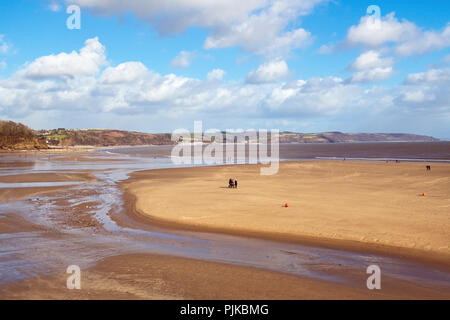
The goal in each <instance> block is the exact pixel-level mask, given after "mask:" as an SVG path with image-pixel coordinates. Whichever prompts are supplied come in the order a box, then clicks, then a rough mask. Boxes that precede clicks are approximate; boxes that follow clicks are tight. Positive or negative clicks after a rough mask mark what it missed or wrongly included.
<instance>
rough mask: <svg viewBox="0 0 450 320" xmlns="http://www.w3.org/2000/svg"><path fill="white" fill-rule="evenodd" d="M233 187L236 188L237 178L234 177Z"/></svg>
mask: <svg viewBox="0 0 450 320" xmlns="http://www.w3.org/2000/svg"><path fill="white" fill-rule="evenodd" d="M234 187H235V188H236V189H237V179H234Z"/></svg>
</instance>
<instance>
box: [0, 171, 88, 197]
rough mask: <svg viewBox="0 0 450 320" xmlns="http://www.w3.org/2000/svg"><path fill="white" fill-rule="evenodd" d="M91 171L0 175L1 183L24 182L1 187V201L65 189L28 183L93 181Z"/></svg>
mask: <svg viewBox="0 0 450 320" xmlns="http://www.w3.org/2000/svg"><path fill="white" fill-rule="evenodd" d="M95 180H96V179H95V178H94V177H93V176H92V174H90V173H76V172H71V173H67V172H66V173H28V174H12V175H3V176H0V183H11V184H17V183H19V184H23V187H18V188H17V187H15V188H6V187H5V188H0V202H14V201H18V200H23V199H27V198H29V197H32V196H37V195H48V194H50V193H54V192H57V191H60V190H63V189H65V188H66V187H65V186H57V185H55V186H45V187H30V186H27V183H41V182H42V183H47V182H48V183H50V184H51V183H53V182H56V183H59V182H80V181H81V182H92V181H95Z"/></svg>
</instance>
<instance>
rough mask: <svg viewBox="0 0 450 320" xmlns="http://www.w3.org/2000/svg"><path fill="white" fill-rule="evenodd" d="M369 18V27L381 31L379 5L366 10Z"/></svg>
mask: <svg viewBox="0 0 450 320" xmlns="http://www.w3.org/2000/svg"><path fill="white" fill-rule="evenodd" d="M366 12H367V14H368V15H369V18H368V20H367V27H368V28H369V29H371V30H380V29H381V9H380V7H379V6H377V5H370V6H369V7H367V10H366Z"/></svg>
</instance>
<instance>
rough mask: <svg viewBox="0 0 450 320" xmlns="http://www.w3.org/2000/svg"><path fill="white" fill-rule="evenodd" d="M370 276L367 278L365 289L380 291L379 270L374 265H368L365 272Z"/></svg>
mask: <svg viewBox="0 0 450 320" xmlns="http://www.w3.org/2000/svg"><path fill="white" fill-rule="evenodd" d="M366 272H367V274H370V276H369V277H368V278H367V282H366V285H367V289H369V290H374V289H376V290H381V269H380V267H379V266H377V265H376V264H373V265H370V266H368V267H367V270H366Z"/></svg>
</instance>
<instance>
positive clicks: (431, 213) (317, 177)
mask: <svg viewBox="0 0 450 320" xmlns="http://www.w3.org/2000/svg"><path fill="white" fill-rule="evenodd" d="M230 177H231V178H236V179H237V180H238V182H239V188H238V189H228V188H227V187H226V185H227V182H228V179H229V178H230ZM123 187H124V189H125V191H126V195H127V197H128V198H127V203H128V204H129V205H131V206H134V203H135V210H134V213H133V212H132V214H135V215H136V216H137V217H138V218H140V219H143V220H147V222H149V223H152V224H160V225H163V226H165V227H173V228H184V229H190V230H197V231H200V230H203V231H213V232H223V233H230V234H240V235H245V236H256V237H261V238H269V239H276V240H282V241H298V242H303V243H315V244H320V245H325V246H331V247H335V248H342V249H343V248H347V249H352V250H360V251H362V252H367V251H376V252H381V253H384V254H388V255H389V254H394V255H396V256H401V257H408V258H413V259H423V260H425V261H430V262H433V263H437V264H442V265H446V266H447V267H448V266H449V265H450V241H449V237H448V230H450V216H449V210H450V165H448V164H432V171H431V172H426V170H425V164H417V163H384V162H381V163H368V162H349V161H342V162H339V161H333V162H326V161H323V162H322V161H320V162H319V161H316V162H289V163H281V164H280V171H279V173H278V174H277V175H274V176H260V175H259V166H258V165H237V166H222V167H207V168H182V169H169V170H164V169H163V170H152V171H142V172H135V173H133V174H132V175H131V179H129V180H127V181H126V182H124V183H123ZM422 192H426V196H425V197H424V196H422V195H421V194H422ZM286 202H287V203H288V204H289V207H288V208H284V207H283V204H284V203H286ZM131 211H132V210H131Z"/></svg>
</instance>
